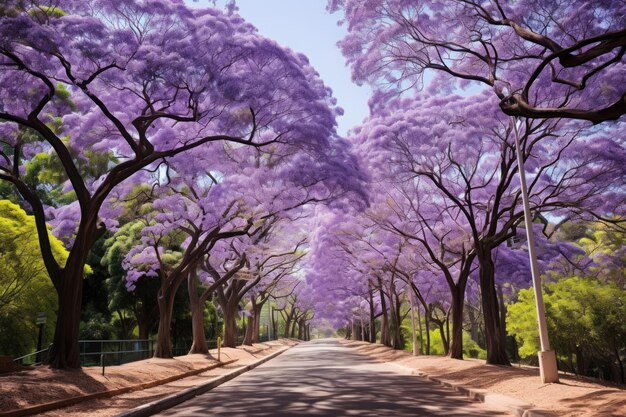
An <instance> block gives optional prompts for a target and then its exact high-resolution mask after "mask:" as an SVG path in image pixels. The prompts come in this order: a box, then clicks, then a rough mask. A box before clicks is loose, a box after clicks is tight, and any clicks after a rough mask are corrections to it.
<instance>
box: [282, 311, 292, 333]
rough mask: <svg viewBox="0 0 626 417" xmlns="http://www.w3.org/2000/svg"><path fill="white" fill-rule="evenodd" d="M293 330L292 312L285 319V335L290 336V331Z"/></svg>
mask: <svg viewBox="0 0 626 417" xmlns="http://www.w3.org/2000/svg"><path fill="white" fill-rule="evenodd" d="M290 330H291V314H288V315H287V319H286V320H285V331H284V333H283V335H284V337H286V338H288V337H289V331H290Z"/></svg>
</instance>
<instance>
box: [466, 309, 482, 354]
mask: <svg viewBox="0 0 626 417" xmlns="http://www.w3.org/2000/svg"><path fill="white" fill-rule="evenodd" d="M467 317H468V319H469V325H470V339H472V340H473V341H474V342H476V344H478V346H481V347H483V346H482V341H481V340H480V338H479V337H478V330H479V325H478V319H477V317H476V314H475V313H474V309H473V308H471V306H470V308H468V309H467Z"/></svg>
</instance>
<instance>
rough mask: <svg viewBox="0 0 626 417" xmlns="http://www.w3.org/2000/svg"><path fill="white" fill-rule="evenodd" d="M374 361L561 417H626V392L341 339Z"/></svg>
mask: <svg viewBox="0 0 626 417" xmlns="http://www.w3.org/2000/svg"><path fill="white" fill-rule="evenodd" d="M342 343H343V344H344V345H346V346H349V347H351V348H353V349H355V350H356V351H358V352H360V353H362V354H365V355H368V356H370V357H371V358H373V359H375V360H377V361H381V362H390V363H393V364H396V365H402V366H405V367H409V368H412V369H415V370H417V371H419V372H422V373H424V374H426V375H429V376H431V377H435V378H437V379H439V380H442V381H446V382H451V383H453V384H460V385H464V386H467V387H470V388H477V389H484V390H486V391H489V392H493V393H498V394H502V395H506V396H508V397H512V398H515V399H518V400H521V401H523V402H525V403H528V404H532V405H534V406H536V407H537V408H541V409H546V410H550V411H553V412H555V413H556V414H557V415H559V416H561V417H592V416H603V417H609V416H615V417H618V416H620V417H621V416H626V390H624V389H620V388H618V387H616V386H614V385H609V384H606V385H604V384H599V383H594V382H590V381H586V380H583V379H578V378H575V377H569V376H561V378H560V379H561V382H560V383H558V384H542V383H541V382H540V380H539V371H538V370H535V369H524V368H515V367H509V366H495V365H486V364H485V362H484V361H481V360H476V359H467V360H463V361H461V360H456V359H450V358H447V357H441V356H417V357H414V356H412V355H411V354H409V353H408V352H404V351H398V350H393V349H391V348H388V347H386V346H383V345H381V344H378V343H376V344H370V343H367V342H359V341H350V340H343V341H342Z"/></svg>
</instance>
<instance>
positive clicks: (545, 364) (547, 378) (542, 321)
mask: <svg viewBox="0 0 626 417" xmlns="http://www.w3.org/2000/svg"><path fill="white" fill-rule="evenodd" d="M520 123H521V121H518V120H517V119H516V118H515V117H514V118H513V131H514V132H515V150H516V153H517V166H518V168H519V178H520V188H521V191H522V203H523V204H524V224H525V225H526V238H527V240H528V257H529V258H530V271H531V275H532V278H533V289H534V291H535V301H536V306H537V321H538V322H539V341H540V343H541V351H540V352H538V353H537V354H538V356H539V372H540V375H541V381H542V382H543V383H549V382H559V373H558V368H557V366H556V354H555V353H554V351H553V350H550V340H549V339H548V326H547V324H546V315H545V309H544V306H543V292H542V287H541V276H540V275H539V266H538V265H537V254H536V253H535V235H534V234H533V219H532V217H531V214H530V204H529V202H528V189H527V188H526V173H525V171H524V157H523V155H522V149H521V147H520V142H519V132H518V128H519V124H520Z"/></svg>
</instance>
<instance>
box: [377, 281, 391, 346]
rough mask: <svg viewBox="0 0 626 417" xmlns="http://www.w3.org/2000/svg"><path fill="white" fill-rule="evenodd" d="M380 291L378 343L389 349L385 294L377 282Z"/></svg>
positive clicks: (380, 283) (380, 284) (379, 282)
mask: <svg viewBox="0 0 626 417" xmlns="http://www.w3.org/2000/svg"><path fill="white" fill-rule="evenodd" d="M378 285H379V286H380V287H379V290H380V308H381V309H382V313H383V314H382V319H381V325H380V343H382V344H383V345H385V346H390V347H391V340H390V338H389V317H388V315H387V314H388V313H387V302H386V301H385V293H384V292H383V290H382V282H381V280H380V279H379V280H378Z"/></svg>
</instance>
